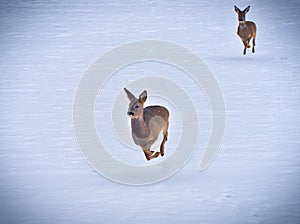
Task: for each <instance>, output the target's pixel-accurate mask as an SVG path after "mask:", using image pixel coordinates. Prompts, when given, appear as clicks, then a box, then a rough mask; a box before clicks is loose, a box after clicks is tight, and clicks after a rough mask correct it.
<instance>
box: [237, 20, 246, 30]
mask: <svg viewBox="0 0 300 224" xmlns="http://www.w3.org/2000/svg"><path fill="white" fill-rule="evenodd" d="M239 27H240V29H241V30H244V29H246V28H247V26H246V21H243V22H239Z"/></svg>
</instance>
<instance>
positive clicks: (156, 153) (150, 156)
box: [143, 149, 159, 161]
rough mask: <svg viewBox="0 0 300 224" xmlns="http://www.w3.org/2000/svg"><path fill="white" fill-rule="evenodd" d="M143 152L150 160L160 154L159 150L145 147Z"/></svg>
mask: <svg viewBox="0 0 300 224" xmlns="http://www.w3.org/2000/svg"><path fill="white" fill-rule="evenodd" d="M143 152H144V154H145V157H146V159H147V160H148V161H149V160H151V159H153V158H156V157H158V156H159V152H154V151H150V150H149V149H143Z"/></svg>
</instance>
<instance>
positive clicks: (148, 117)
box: [124, 88, 169, 160]
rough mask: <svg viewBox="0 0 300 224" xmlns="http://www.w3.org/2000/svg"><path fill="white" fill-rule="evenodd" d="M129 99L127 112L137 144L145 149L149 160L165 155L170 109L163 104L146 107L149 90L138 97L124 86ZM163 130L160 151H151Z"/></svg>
mask: <svg viewBox="0 0 300 224" xmlns="http://www.w3.org/2000/svg"><path fill="white" fill-rule="evenodd" d="M124 90H125V92H126V94H127V97H128V99H129V101H130V102H129V108H128V112H127V114H128V115H129V116H130V118H131V134H132V138H133V141H134V143H135V144H136V145H138V146H140V147H141V148H142V149H143V152H144V154H145V157H146V159H147V160H150V159H153V158H156V157H158V156H159V155H161V156H163V155H164V145H165V142H166V141H167V140H168V127H169V111H168V110H167V109H166V108H165V107H162V106H148V107H145V108H144V103H145V101H146V99H147V91H146V90H144V91H143V92H142V93H141V94H140V96H139V98H136V97H135V96H134V95H133V94H132V93H131V92H130V91H129V90H127V89H126V88H124ZM161 131H163V141H162V143H161V145H160V152H154V151H151V150H150V148H151V146H152V145H153V143H154V142H155V141H156V140H157V138H158V136H159V133H160V132H161Z"/></svg>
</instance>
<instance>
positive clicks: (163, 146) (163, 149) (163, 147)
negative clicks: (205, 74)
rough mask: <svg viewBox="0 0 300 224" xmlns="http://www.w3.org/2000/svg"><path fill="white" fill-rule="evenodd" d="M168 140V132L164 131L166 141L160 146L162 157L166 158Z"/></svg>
mask: <svg viewBox="0 0 300 224" xmlns="http://www.w3.org/2000/svg"><path fill="white" fill-rule="evenodd" d="M167 140H168V130H166V131H164V139H163V141H162V143H161V145H160V155H161V156H164V155H165V143H166V141H167Z"/></svg>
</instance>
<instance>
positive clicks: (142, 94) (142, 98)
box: [139, 90, 147, 103]
mask: <svg viewBox="0 0 300 224" xmlns="http://www.w3.org/2000/svg"><path fill="white" fill-rule="evenodd" d="M146 99H147V91H146V90H144V91H143V92H142V93H141V95H140V97H139V100H140V102H141V103H145V101H146Z"/></svg>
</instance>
